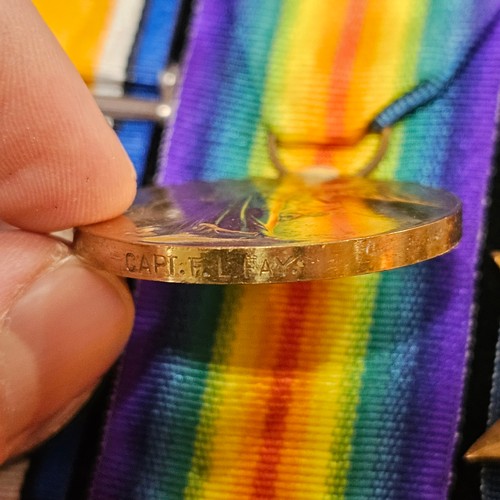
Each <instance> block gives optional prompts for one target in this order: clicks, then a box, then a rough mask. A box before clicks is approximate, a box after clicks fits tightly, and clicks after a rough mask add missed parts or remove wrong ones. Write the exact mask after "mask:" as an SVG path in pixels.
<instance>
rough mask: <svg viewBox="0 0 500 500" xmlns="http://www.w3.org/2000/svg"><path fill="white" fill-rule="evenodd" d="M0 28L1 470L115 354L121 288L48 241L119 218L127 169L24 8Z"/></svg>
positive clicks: (73, 405) (128, 302)
mask: <svg viewBox="0 0 500 500" xmlns="http://www.w3.org/2000/svg"><path fill="white" fill-rule="evenodd" d="M2 7H3V12H2V14H3V15H2V17H1V19H0V37H1V50H0V75H1V76H0V82H1V83H0V104H1V109H2V113H1V115H0V123H1V141H0V157H1V159H2V161H1V162H0V193H1V195H0V220H1V221H3V222H2V223H1V225H0V254H1V256H2V257H1V269H2V271H1V272H2V279H1V280H0V463H3V462H5V461H7V460H9V459H11V458H13V457H15V456H18V455H19V454H22V453H23V452H25V451H27V450H29V449H31V448H32V447H34V446H36V445H37V444H39V443H40V442H41V441H43V440H44V439H46V438H47V437H49V436H50V435H52V434H53V433H54V432H56V431H57V430H58V429H59V428H60V427H61V426H63V425H64V424H65V423H66V422H67V421H68V420H69V419H70V418H71V417H72V416H73V415H74V413H75V412H76V411H77V410H78V408H79V407H80V406H81V405H82V404H83V403H84V402H85V401H86V400H87V398H88V397H89V395H90V394H91V392H92V390H93V388H94V387H95V385H96V384H97V382H98V381H99V379H100V377H101V376H102V375H103V374H104V373H105V371H106V370H107V369H108V368H109V366H110V365H111V364H112V363H113V361H114V360H115V359H116V358H117V356H118V355H119V354H120V352H121V351H122V349H123V347H124V344H125V342H126V340H127V338H128V335H129V332H130V330H131V326H132V321H133V311H134V309H133V303H132V299H131V297H130V294H129V292H128V290H127V288H126V286H125V285H124V283H123V282H122V281H121V280H120V279H118V278H116V277H115V276H112V275H110V274H107V273H105V272H101V271H96V270H93V269H90V268H89V267H87V266H86V265H84V264H82V262H81V260H79V259H77V258H76V257H74V256H73V255H72V253H71V251H70V250H69V248H68V247H67V245H65V244H64V243H63V242H61V241H59V240H58V239H56V238H53V237H51V236H49V233H51V232H54V231H58V230H61V229H65V228H70V227H73V226H77V225H81V224H89V223H94V222H98V221H101V220H105V219H109V218H111V217H115V216H117V215H119V214H120V213H122V212H123V211H124V210H125V209H126V208H127V207H128V206H129V204H130V203H131V202H132V199H133V197H134V194H135V174H134V170H133V167H132V165H131V163H130V161H129V159H128V158H127V155H126V153H125V152H124V150H123V149H122V147H121V145H120V143H119V142H118V140H117V138H116V136H115V135H114V133H113V131H112V130H111V129H110V127H109V126H108V124H107V123H106V121H105V120H104V118H103V117H102V114H101V113H100V111H99V109H98V108H97V106H96V104H95V103H94V101H93V99H92V97H91V95H90V93H89V92H88V90H87V88H86V86H85V84H84V83H83V81H82V80H81V78H80V76H79V75H78V73H77V71H76V70H75V69H74V68H73V66H72V65H71V63H70V61H69V60H68V58H67V57H66V56H65V54H64V53H63V51H62V49H61V48H60V47H59V45H58V44H57V42H56V40H55V38H54V37H53V36H52V34H51V33H50V31H49V29H48V28H47V27H46V26H45V24H44V23H43V21H42V20H41V18H40V17H39V15H38V13H37V11H36V10H35V8H34V7H33V5H32V4H31V2H29V1H27V0H7V1H5V2H3V5H2Z"/></svg>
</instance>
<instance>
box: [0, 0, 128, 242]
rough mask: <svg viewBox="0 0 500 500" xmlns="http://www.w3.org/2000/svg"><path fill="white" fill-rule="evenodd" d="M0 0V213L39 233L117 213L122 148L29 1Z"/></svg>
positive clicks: (122, 197)
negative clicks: (0, 9) (0, 12)
mask: <svg viewBox="0 0 500 500" xmlns="http://www.w3.org/2000/svg"><path fill="white" fill-rule="evenodd" d="M0 1H1V4H2V16H0V109H1V113H0V193H1V194H0V219H3V220H5V221H6V222H8V223H10V224H13V225H15V226H18V227H22V228H23V229H28V230H31V231H40V232H42V231H43V232H47V231H54V230H57V229H62V228H67V227H72V226H75V225H82V224H89V223H92V222H96V221H100V220H104V219H108V218H111V217H114V216H117V215H119V214H120V213H121V212H123V211H124V210H125V209H126V208H127V207H128V206H129V205H130V203H131V202H132V199H133V197H134V194H135V186H136V184H135V173H134V169H133V167H132V165H131V163H130V160H129V159H128V157H127V155H126V153H125V151H124V150H123V148H122V146H121V145H120V143H119V141H118V139H117V138H116V135H115V134H114V132H113V131H112V129H111V128H110V127H109V125H108V124H107V122H106V121H105V119H104V118H103V116H102V114H101V112H100V111H99V109H98V107H97V105H96V104H95V102H94V100H93V98H92V96H91V95H90V92H89V91H88V89H87V87H86V86H85V84H84V83H83V81H82V79H81V78H80V76H79V74H78V72H77V71H76V70H75V68H74V67H73V66H72V64H71V62H70V61H69V59H68V58H67V56H66V55H65V54H64V52H63V50H62V49H61V47H60V46H59V45H58V43H57V41H56V40H55V38H54V36H53V35H52V34H51V33H50V31H49V29H48V28H47V26H46V25H45V24H44V22H43V20H42V19H41V17H40V16H39V14H38V12H37V11H36V9H35V7H34V6H33V5H32V4H31V2H30V1H28V0H0Z"/></svg>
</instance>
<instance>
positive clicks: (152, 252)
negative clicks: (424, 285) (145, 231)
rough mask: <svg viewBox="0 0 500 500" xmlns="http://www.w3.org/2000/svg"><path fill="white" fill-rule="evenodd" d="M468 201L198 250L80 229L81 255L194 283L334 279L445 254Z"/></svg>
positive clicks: (137, 273)
mask: <svg viewBox="0 0 500 500" xmlns="http://www.w3.org/2000/svg"><path fill="white" fill-rule="evenodd" d="M461 218H462V211H461V206H460V204H458V205H457V206H456V209H455V211H454V212H453V213H451V214H449V215H447V216H445V217H443V218H442V219H439V220H437V221H433V222H430V223H427V224H423V225H419V226H415V227H414V228H410V229H405V230H401V231H398V232H394V233H380V234H378V235H374V236H368V237H364V238H358V239H351V240H344V241H336V242H330V243H315V244H312V245H301V246H298V245H290V246H286V247H283V246H269V247H267V246H262V247H254V248H249V247H202V246H200V247H193V246H187V245H164V244H162V245H158V244H152V243H134V244H130V243H129V242H122V241H118V240H110V239H107V238H104V237H102V236H97V235H94V234H92V233H90V232H87V231H86V230H85V228H83V229H77V230H76V233H75V242H74V247H73V248H74V252H75V253H76V254H77V255H79V256H80V257H81V258H82V259H83V260H84V261H86V262H87V263H88V264H89V265H92V266H94V267H97V268H100V269H104V270H106V271H108V272H111V273H113V274H116V275H118V276H123V277H128V278H135V279H145V280H152V281H164V282H170V283H189V284H219V285H227V284H264V283H286V282H293V281H310V280H319V279H335V278H342V277H346V276H353V275H359V274H368V273H372V272H378V271H386V270H390V269H395V268H399V267H404V266H408V265H412V264H417V263H419V262H422V261H425V260H428V259H431V258H434V257H438V256H439V255H442V254H444V253H446V252H448V251H450V250H452V249H453V248H454V247H455V246H456V245H457V244H458V243H459V241H460V237H461Z"/></svg>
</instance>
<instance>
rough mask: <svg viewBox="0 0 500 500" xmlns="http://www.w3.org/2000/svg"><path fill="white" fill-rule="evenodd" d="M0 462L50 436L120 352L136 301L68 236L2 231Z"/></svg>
mask: <svg viewBox="0 0 500 500" xmlns="http://www.w3.org/2000/svg"><path fill="white" fill-rule="evenodd" d="M0 255H1V256H2V258H1V262H0V266H1V267H2V271H1V272H2V280H1V281H0V332H1V335H0V463H1V462H3V461H4V460H6V459H8V458H9V457H13V456H15V455H17V454H19V453H21V452H23V451H25V450H27V449H29V448H31V447H33V446H34V445H36V444H38V443H39V442H41V441H42V440H43V439H46V438H47V437H48V436H49V435H51V434H53V433H54V432H55V431H57V430H58V429H59V428H60V427H61V426H62V425H63V424H64V423H65V422H66V421H67V420H68V418H69V417H70V416H71V415H72V414H73V413H74V412H75V411H76V410H77V409H78V407H79V406H80V405H81V404H82V402H83V401H84V400H85V399H86V398H87V396H88V394H89V393H90V391H91V390H92V388H93V387H94V386H95V384H96V383H97V381H98V380H99V378H100V377H101V376H102V375H103V373H104V372H105V371H106V369H107V368H108V367H109V365H110V364H111V363H112V362H113V361H114V359H116V357H117V356H118V355H119V353H120V351H121V350H122V349H123V346H124V344H125V342H126V339H127V336H128V333H129V332H130V329H131V326H132V318H133V304H132V300H131V298H130V294H129V293H128V292H127V289H126V287H125V285H124V284H123V283H122V282H121V281H120V280H119V279H118V278H116V277H114V276H110V275H106V274H100V273H99V272H98V271H95V270H91V269H89V268H87V267H86V266H85V265H84V264H83V263H82V262H81V261H79V260H78V259H77V258H76V257H74V256H72V255H71V253H70V252H69V249H68V248H67V247H66V245H64V244H63V243H61V242H59V241H57V240H54V239H52V238H50V237H48V236H43V235H39V234H32V233H27V232H24V231H21V230H14V229H12V230H4V231H1V232H0Z"/></svg>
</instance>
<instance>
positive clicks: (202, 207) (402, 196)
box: [74, 175, 461, 284]
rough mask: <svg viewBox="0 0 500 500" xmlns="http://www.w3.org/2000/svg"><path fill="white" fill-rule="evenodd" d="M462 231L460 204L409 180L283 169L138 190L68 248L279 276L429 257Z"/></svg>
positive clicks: (139, 270)
mask: <svg viewBox="0 0 500 500" xmlns="http://www.w3.org/2000/svg"><path fill="white" fill-rule="evenodd" d="M460 235H461V204H460V201H459V200H458V199H457V198H456V197H455V196H453V195H452V194H450V193H447V192H444V191H441V190H438V189H432V188H427V187H422V186H419V185H416V184H410V183H398V182H390V181H374V180H369V179H365V178H337V179H332V180H328V181H318V180H316V179H315V178H314V176H311V175H308V176H307V177H302V176H298V175H283V176H282V177H280V178H278V179H263V178H253V179H248V180H241V181H237V180H224V181H218V182H191V183H187V184H184V185H176V186H172V187H167V188H159V187H151V188H143V189H141V190H139V193H138V195H137V198H136V200H135V203H134V204H133V206H132V207H131V208H130V209H129V210H128V212H126V213H125V214H124V215H123V216H121V217H118V218H116V219H114V220H111V221H107V222H102V223H98V224H93V225H90V226H86V227H80V228H78V229H77V231H76V234H75V243H74V248H75V251H76V253H77V254H78V255H80V256H81V257H82V258H83V259H85V260H86V261H88V262H89V263H90V264H91V265H93V266H97V267H99V268H102V269H105V270H107V271H109V272H111V273H114V274H117V275H119V276H126V277H130V278H138V279H146V280H156V281H167V282H175V283H207V284H231V283H279V282H289V281H304V280H315V279H331V278H339V277H342V276H351V275H356V274H365V273H371V272H376V271H384V270H387V269H393V268H397V267H401V266H406V265H409V264H415V263H417V262H421V261H424V260H426V259H430V258H432V257H436V256H438V255H441V254H443V253H445V252H447V251H449V250H450V249H451V248H453V247H454V246H455V245H456V244H457V243H458V241H459V239H460Z"/></svg>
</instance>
